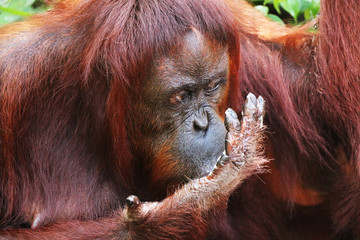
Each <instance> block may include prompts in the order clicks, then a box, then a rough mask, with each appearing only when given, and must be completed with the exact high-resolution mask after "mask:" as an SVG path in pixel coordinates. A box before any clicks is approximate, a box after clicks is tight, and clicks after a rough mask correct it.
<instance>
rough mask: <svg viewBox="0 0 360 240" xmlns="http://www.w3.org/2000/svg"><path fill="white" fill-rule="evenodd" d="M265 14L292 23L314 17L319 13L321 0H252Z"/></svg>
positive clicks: (275, 19) (278, 20)
mask: <svg viewBox="0 0 360 240" xmlns="http://www.w3.org/2000/svg"><path fill="white" fill-rule="evenodd" d="M250 1H251V2H253V3H254V4H255V5H256V6H255V8H256V9H258V10H259V11H260V12H262V13H263V14H264V15H265V16H267V17H269V18H271V19H272V20H274V21H276V22H280V23H282V24H283V19H286V20H289V19H290V23H292V24H298V23H299V22H301V21H309V20H312V19H314V18H315V17H316V16H317V14H318V13H319V9H320V0H250Z"/></svg>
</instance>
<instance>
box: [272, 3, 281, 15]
mask: <svg viewBox="0 0 360 240" xmlns="http://www.w3.org/2000/svg"><path fill="white" fill-rule="evenodd" d="M273 5H274V8H275V10H276V11H277V13H278V14H281V11H280V0H274V1H273Z"/></svg>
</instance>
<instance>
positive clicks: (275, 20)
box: [267, 14, 285, 26]
mask: <svg viewBox="0 0 360 240" xmlns="http://www.w3.org/2000/svg"><path fill="white" fill-rule="evenodd" d="M267 17H268V18H270V19H271V20H273V21H274V22H277V23H279V24H280V25H281V26H284V25H285V24H284V22H283V20H281V18H280V17H278V16H277V15H274V14H268V15H267Z"/></svg>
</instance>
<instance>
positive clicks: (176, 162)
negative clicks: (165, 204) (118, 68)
mask: <svg viewBox="0 0 360 240" xmlns="http://www.w3.org/2000/svg"><path fill="white" fill-rule="evenodd" d="M227 74H228V56H227V49H226V48H225V47H223V46H221V45H218V44H214V43H211V42H210V41H209V40H207V39H206V38H205V37H204V36H202V35H201V34H200V33H199V32H197V31H196V30H194V31H193V32H190V33H188V34H187V35H185V37H184V38H183V41H182V42H181V43H180V44H179V46H176V47H175V48H173V49H172V50H171V51H170V53H169V54H168V55H166V56H160V57H157V58H156V61H155V64H154V66H153V68H152V73H151V74H150V77H149V78H148V80H147V81H146V83H145V84H144V86H143V87H142V89H141V94H140V96H139V98H138V99H137V102H138V107H137V109H139V111H138V117H139V119H142V120H141V121H140V123H139V124H138V125H137V126H141V127H140V130H141V135H142V136H141V137H142V138H144V140H145V142H146V143H145V145H144V146H143V147H144V148H147V149H146V150H144V152H151V153H152V156H148V157H149V158H151V159H150V160H149V165H150V166H149V167H150V168H151V171H152V172H153V174H154V178H155V179H156V177H157V176H156V174H161V179H162V180H164V179H176V180H173V181H185V180H188V179H193V178H198V177H201V176H204V175H207V174H209V173H210V172H211V171H212V169H213V168H214V166H215V164H216V162H217V160H218V158H219V156H221V154H222V153H223V151H224V147H225V146H224V145H225V135H226V129H225V127H224V124H223V118H222V117H221V116H220V113H219V106H220V105H221V103H223V100H224V95H225V91H226V85H227ZM149 148H150V151H149ZM160 168H161V169H160Z"/></svg>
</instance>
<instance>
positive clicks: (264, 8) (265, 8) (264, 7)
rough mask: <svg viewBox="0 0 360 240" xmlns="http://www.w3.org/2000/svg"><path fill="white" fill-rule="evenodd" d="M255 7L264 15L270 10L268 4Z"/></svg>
mask: <svg viewBox="0 0 360 240" xmlns="http://www.w3.org/2000/svg"><path fill="white" fill-rule="evenodd" d="M255 9H256V10H258V11H260V12H261V13H262V14H263V15H264V16H266V15H267V14H268V12H269V8H268V7H266V6H262V5H257V6H255Z"/></svg>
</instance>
